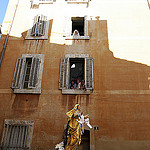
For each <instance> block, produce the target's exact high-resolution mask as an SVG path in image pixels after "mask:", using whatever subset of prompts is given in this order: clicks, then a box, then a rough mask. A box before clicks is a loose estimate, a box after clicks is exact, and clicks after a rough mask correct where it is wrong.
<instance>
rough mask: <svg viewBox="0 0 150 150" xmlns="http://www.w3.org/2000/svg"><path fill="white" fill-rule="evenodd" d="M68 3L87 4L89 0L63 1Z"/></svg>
mask: <svg viewBox="0 0 150 150" xmlns="http://www.w3.org/2000/svg"><path fill="white" fill-rule="evenodd" d="M65 1H67V2H68V3H88V2H89V1H91V0H65Z"/></svg>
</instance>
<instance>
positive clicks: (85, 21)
mask: <svg viewBox="0 0 150 150" xmlns="http://www.w3.org/2000/svg"><path fill="white" fill-rule="evenodd" d="M84 36H88V17H87V16H84Z"/></svg>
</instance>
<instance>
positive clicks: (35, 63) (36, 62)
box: [28, 57, 40, 88]
mask: <svg viewBox="0 0 150 150" xmlns="http://www.w3.org/2000/svg"><path fill="white" fill-rule="evenodd" d="M39 68H40V58H37V57H33V58H32V64H31V70H30V76H29V83H28V88H36V84H37V83H38V74H39Z"/></svg>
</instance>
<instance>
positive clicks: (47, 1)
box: [39, 0, 56, 4]
mask: <svg viewBox="0 0 150 150" xmlns="http://www.w3.org/2000/svg"><path fill="white" fill-rule="evenodd" d="M53 2H56V0H39V4H40V3H41V4H45V3H53Z"/></svg>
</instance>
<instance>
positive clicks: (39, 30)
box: [37, 21, 45, 36]
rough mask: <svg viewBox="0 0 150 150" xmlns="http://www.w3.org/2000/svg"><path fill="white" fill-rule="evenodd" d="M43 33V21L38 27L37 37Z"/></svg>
mask: <svg viewBox="0 0 150 150" xmlns="http://www.w3.org/2000/svg"><path fill="white" fill-rule="evenodd" d="M44 33H45V21H41V22H40V23H39V26H38V32H37V34H38V36H43V35H44Z"/></svg>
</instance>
